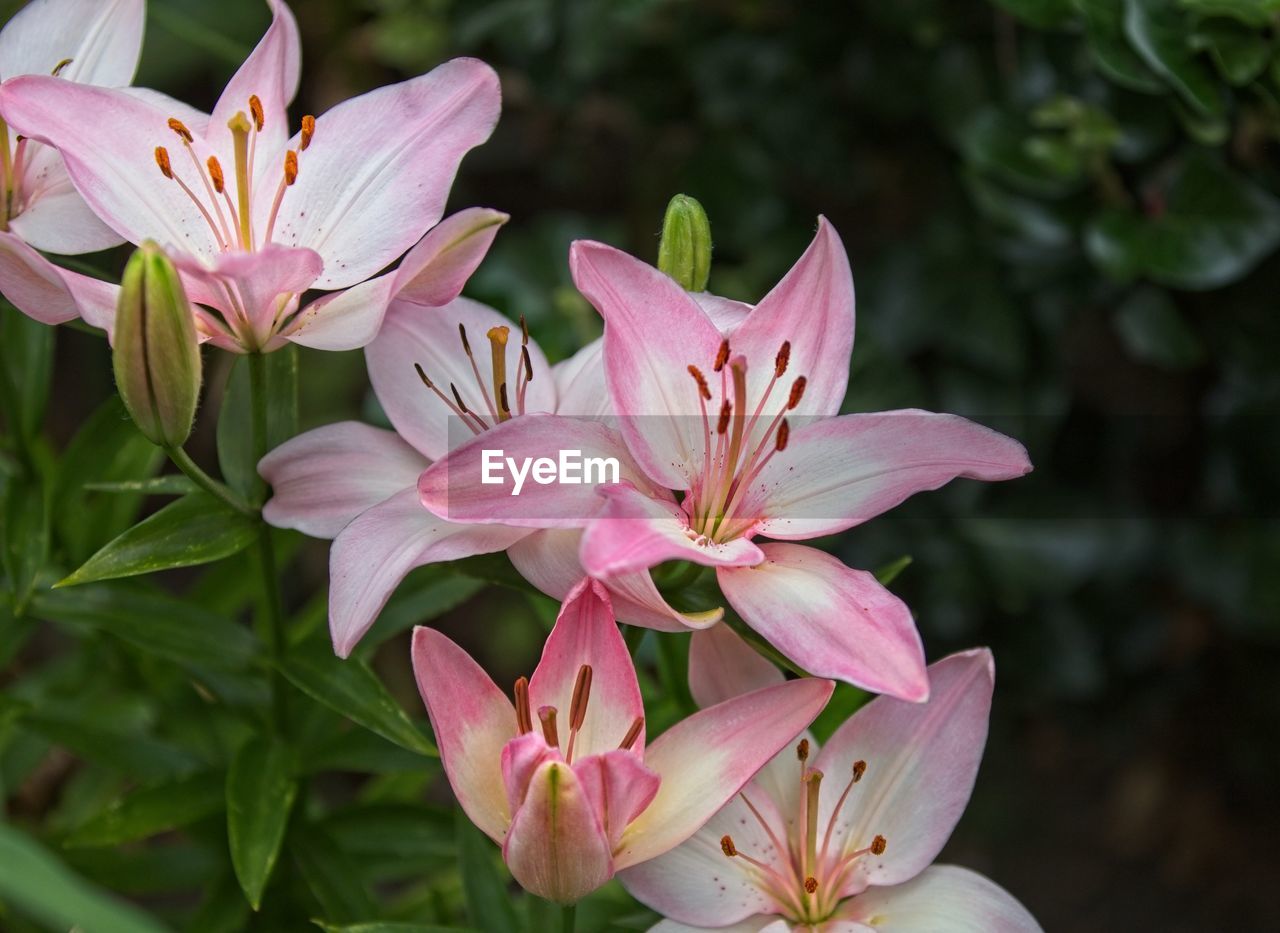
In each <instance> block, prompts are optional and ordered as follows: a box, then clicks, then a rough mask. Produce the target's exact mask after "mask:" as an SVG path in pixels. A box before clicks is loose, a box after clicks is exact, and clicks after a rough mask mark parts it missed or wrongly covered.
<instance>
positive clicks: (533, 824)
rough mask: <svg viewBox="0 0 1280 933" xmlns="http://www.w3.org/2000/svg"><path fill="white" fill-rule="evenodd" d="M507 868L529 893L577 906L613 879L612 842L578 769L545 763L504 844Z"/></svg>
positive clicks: (560, 762)
mask: <svg viewBox="0 0 1280 933" xmlns="http://www.w3.org/2000/svg"><path fill="white" fill-rule="evenodd" d="M502 855H503V858H505V859H506V862H507V867H508V868H510V869H511V874H512V876H514V877H515V879H516V881H518V882H519V883H520V885H521V887H523V888H524V889H525V890H526V891H530V892H532V893H533V894H536V895H538V896H539V897H544V898H546V899H547V900H549V901H555V902H557V903H561V904H572V903H574V902H576V901H578V900H580V899H581V898H583V897H585V896H586V895H588V894H590V893H591V892H592V891H594V890H595V889H596V888H598V887H600V885H602V884H604V883H605V882H606V881H608V880H609V879H610V878H611V877H613V860H612V859H611V857H610V855H609V840H608V839H607V838H605V835H604V830H603V829H602V828H601V826H600V823H599V821H598V820H597V819H596V816H595V811H594V808H593V807H592V806H591V801H590V800H589V799H588V798H587V795H586V792H585V791H584V790H583V788H582V784H581V783H580V782H579V780H578V777H577V775H575V774H574V773H573V769H572V768H571V767H569V766H568V765H567V764H565V763H564V762H562V761H547V762H544V763H543V764H542V765H541V766H540V767H539V768H538V770H537V771H536V772H534V775H533V778H532V780H531V781H530V782H529V789H528V792H527V793H526V795H525V799H524V803H523V804H522V805H521V807H520V809H519V810H517V811H516V812H515V814H514V816H513V818H512V821H511V829H510V831H509V832H508V833H507V838H506V841H505V842H504V843H503V845H502Z"/></svg>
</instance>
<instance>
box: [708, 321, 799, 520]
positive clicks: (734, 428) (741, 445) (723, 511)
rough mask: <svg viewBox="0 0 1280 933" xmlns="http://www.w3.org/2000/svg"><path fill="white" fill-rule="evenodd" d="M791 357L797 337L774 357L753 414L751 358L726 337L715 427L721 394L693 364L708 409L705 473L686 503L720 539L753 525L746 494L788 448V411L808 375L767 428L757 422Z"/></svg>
mask: <svg viewBox="0 0 1280 933" xmlns="http://www.w3.org/2000/svg"><path fill="white" fill-rule="evenodd" d="M790 361H791V341H789V340H784V341H783V342H782V346H781V347H779V348H778V354H777V356H776V357H774V361H773V375H772V377H771V378H770V379H769V384H768V385H767V386H766V387H765V390H764V394H763V395H762V396H761V397H760V401H759V402H758V403H757V404H756V407H755V410H754V411H753V412H752V413H751V414H750V416H748V414H747V407H748V403H747V360H746V357H744V356H741V355H738V356H731V355H730V349H729V341H728V340H724V341H721V343H720V350H719V352H718V353H717V354H716V358H715V363H714V365H713V366H712V371H713V372H716V373H719V374H720V394H719V397H720V405H719V415H718V416H717V418H716V421H715V425H714V429H713V426H712V423H711V416H710V413H709V409H708V407H707V403H708V402H713V401H714V400H715V396H714V395H713V394H712V392H711V386H710V384H709V383H708V381H707V378H706V377H705V376H704V375H703V374H702V370H700V369H699V368H698V367H697V366H694V365H692V364H690V366H689V375H690V376H692V377H693V381H694V384H695V386H696V390H697V393H698V405H699V407H700V409H701V411H702V449H703V456H702V474H701V475H700V476H699V477H697V478H696V480H695V481H694V484H693V488H692V489H691V490H690V492H689V497H688V500H687V501H686V503H685V511H686V512H687V513H688V514H689V524H690V527H691V528H692V529H693V530H694V531H695V532H697V533H698V534H699V535H701V536H703V537H705V538H707V539H709V540H710V541H714V542H724V541H729V540H732V539H733V538H736V537H738V536H740V535H741V534H743V533H744V532H745V531H746V530H747V529H748V528H750V527H751V524H752V522H753V521H754V517H753V516H750V515H743V514H740V513H741V512H742V505H743V499H744V496H745V495H746V492H747V490H748V489H749V488H750V486H751V484H752V483H753V482H754V481H755V479H756V477H758V476H759V475H760V472H761V471H762V470H763V469H764V468H765V465H766V464H767V463H768V462H769V461H770V460H771V459H772V458H773V456H774V455H775V454H777V453H778V452H779V451H783V450H786V449H787V440H788V439H789V437H790V434H791V429H790V426H789V425H788V424H787V419H786V413H787V412H789V411H792V410H793V409H794V408H795V407H796V406H797V405H799V404H800V399H801V398H802V397H803V396H804V388H805V385H806V383H807V382H808V380H807V379H806V378H805V377H804V376H799V377H797V378H796V379H795V380H794V381H793V382H792V383H791V389H790V391H789V393H788V395H787V397H786V399H785V400H784V401H783V402H782V404H781V405H780V406H778V410H777V412H776V414H774V416H773V417H772V418H771V419H770V420H769V421H768V422H767V424H765V426H764V429H763V430H762V431H759V432H757V430H756V429H757V427H758V426H759V425H760V424H761V423H762V421H761V418H762V416H765V408H766V406H767V405H768V404H769V399H770V398H771V397H772V395H773V390H774V389H775V387H777V385H778V382H779V380H781V379H782V377H783V376H784V375H785V374H786V372H787V366H788V364H789V363H790Z"/></svg>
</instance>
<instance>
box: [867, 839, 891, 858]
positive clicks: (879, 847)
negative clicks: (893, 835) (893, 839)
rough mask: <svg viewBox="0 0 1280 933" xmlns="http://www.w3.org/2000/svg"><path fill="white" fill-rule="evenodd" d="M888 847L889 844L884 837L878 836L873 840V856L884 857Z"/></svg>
mask: <svg viewBox="0 0 1280 933" xmlns="http://www.w3.org/2000/svg"><path fill="white" fill-rule="evenodd" d="M888 845H889V843H888V841H887V840H886V839H885V838H884V836H876V838H874V839H872V840H871V854H872V855H884V850H885V848H886V847H887V846H888Z"/></svg>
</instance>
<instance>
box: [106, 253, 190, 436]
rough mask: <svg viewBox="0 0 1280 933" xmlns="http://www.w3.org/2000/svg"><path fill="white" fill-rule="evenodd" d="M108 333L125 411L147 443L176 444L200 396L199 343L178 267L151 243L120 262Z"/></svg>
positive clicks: (184, 434)
mask: <svg viewBox="0 0 1280 933" xmlns="http://www.w3.org/2000/svg"><path fill="white" fill-rule="evenodd" d="M114 336H115V339H114V346H113V347H112V353H111V361H112V367H113V368H114V370H115V374H116V388H117V389H118V390H119V392H120V397H121V398H122V399H123V400H124V405H125V408H127V409H128V410H129V415H130V416H131V417H132V418H133V421H134V423H135V424H136V425H137V426H138V429H139V430H140V431H142V433H143V434H145V435H146V436H147V438H148V439H150V440H151V441H152V442H153V443H156V444H159V445H161V446H163V447H178V446H181V445H182V443H183V442H184V441H186V439H187V436H188V435H189V434H190V433H191V423H192V422H193V421H194V420H195V416H196V402H197V401H198V400H199V397H200V379H201V372H200V344H199V341H198V340H197V338H196V326H195V318H194V317H193V315H192V312H191V302H190V301H188V300H187V293H186V291H185V290H184V289H183V287H182V282H181V280H180V279H179V278H178V270H177V269H175V268H174V267H173V263H172V262H171V261H170V260H169V257H168V256H166V255H165V254H164V252H163V251H162V250H161V249H160V247H158V246H157V245H156V244H154V243H150V242H148V243H144V244H142V246H141V247H139V248H138V249H137V250H136V251H135V252H134V254H133V256H132V257H131V258H130V259H129V264H128V265H127V266H125V270H124V278H123V279H122V281H121V283H120V300H119V303H118V304H117V306H116V323H115V335H114Z"/></svg>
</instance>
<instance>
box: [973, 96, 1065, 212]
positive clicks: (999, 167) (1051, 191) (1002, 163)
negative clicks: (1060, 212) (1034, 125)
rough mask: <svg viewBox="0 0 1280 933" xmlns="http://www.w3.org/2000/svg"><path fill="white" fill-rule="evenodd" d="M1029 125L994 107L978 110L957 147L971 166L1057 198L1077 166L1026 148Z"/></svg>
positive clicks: (1034, 192)
mask: <svg viewBox="0 0 1280 933" xmlns="http://www.w3.org/2000/svg"><path fill="white" fill-rule="evenodd" d="M1031 132H1032V131H1031V128H1030V127H1029V126H1028V125H1027V124H1026V123H1025V122H1024V121H1023V120H1021V119H1019V118H1018V117H1016V116H1014V115H1012V114H1008V113H1003V112H1001V111H999V110H996V109H994V108H987V109H985V110H982V111H979V112H978V114H977V115H975V117H974V118H973V119H972V120H971V121H970V122H969V124H968V126H966V127H965V128H964V130H963V132H962V133H961V138H960V146H961V149H962V150H963V151H964V155H965V158H966V159H967V160H968V161H969V163H970V164H972V165H973V166H974V167H975V168H977V169H979V170H980V171H982V172H983V173H985V174H987V175H990V176H991V177H993V178H995V179H997V180H999V181H1002V182H1004V183H1005V184H1007V185H1009V186H1010V187H1011V188H1014V189H1015V190H1017V191H1020V192H1023V193H1024V194H1031V195H1035V196H1037V197H1042V198H1054V197H1061V196H1062V195H1065V194H1068V193H1070V192H1071V191H1072V190H1073V189H1074V188H1075V187H1076V186H1077V184H1078V182H1079V166H1078V164H1077V165H1071V166H1063V165H1060V164H1059V165H1055V164H1054V163H1053V162H1052V161H1051V160H1048V159H1045V158H1044V155H1045V154H1044V153H1039V154H1037V153H1036V152H1035V149H1034V147H1028V145H1027V140H1028V138H1029V137H1030V136H1031Z"/></svg>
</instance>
